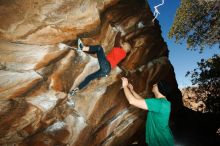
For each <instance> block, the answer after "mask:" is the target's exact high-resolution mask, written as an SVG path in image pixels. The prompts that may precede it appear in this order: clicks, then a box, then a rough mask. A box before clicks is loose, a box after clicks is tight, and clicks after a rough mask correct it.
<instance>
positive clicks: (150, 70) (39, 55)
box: [0, 0, 177, 146]
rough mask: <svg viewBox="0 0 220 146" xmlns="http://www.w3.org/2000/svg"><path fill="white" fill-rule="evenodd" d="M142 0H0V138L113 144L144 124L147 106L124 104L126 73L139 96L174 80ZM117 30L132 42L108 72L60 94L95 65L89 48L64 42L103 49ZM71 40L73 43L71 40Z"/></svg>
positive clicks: (47, 144) (46, 145)
mask: <svg viewBox="0 0 220 146" xmlns="http://www.w3.org/2000/svg"><path fill="white" fill-rule="evenodd" d="M152 18H153V17H152V13H151V12H150V9H149V7H148V5H147V4H145V1H144V0H128V1H119V0H101V1H100V0H90V1H84V0H68V1H62V0H46V1H45V0H40V1H39V0H36V1H33V0H22V1H21V0H19V1H18V0H14V1H11V0H9V1H0V20H1V24H0V145H12V144H17V145H22V146H29V145H31V146H53V145H70V146H98V145H103V146H104V145H105V146H117V145H126V144H128V143H129V142H131V141H132V138H133V136H134V134H135V133H136V132H137V131H138V130H139V129H140V128H143V125H144V124H145V115H146V111H143V110H140V109H137V108H135V107H133V106H130V105H129V104H128V102H127V100H126V99H125V96H124V93H123V90H122V89H121V80H120V77H121V76H127V77H128V78H129V80H130V81H131V82H132V83H133V85H134V88H135V90H137V91H138V93H139V94H140V95H141V96H143V97H150V96H152V93H151V84H152V83H153V82H155V81H157V80H159V79H166V80H167V81H168V82H170V83H171V85H172V86H173V88H174V89H176V88H177V84H176V80H175V75H174V72H173V68H172V65H171V64H170V62H169V59H168V49H167V46H166V43H165V42H164V41H163V39H162V37H161V31H160V28H159V25H158V24H152V23H151V20H152ZM113 27H115V28H116V30H120V31H121V32H122V36H123V39H124V40H126V41H127V42H129V43H130V44H131V46H132V50H131V52H130V53H129V54H128V55H127V57H126V59H125V60H123V62H122V63H120V64H119V67H116V68H115V69H113V70H112V71H111V73H110V75H109V76H108V77H103V78H100V79H96V80H94V81H92V82H90V83H89V85H88V86H87V87H86V88H84V89H82V90H81V91H80V92H79V93H78V94H77V95H76V96H74V97H73V98H72V101H73V103H74V104H70V103H69V102H67V96H68V95H67V94H68V92H69V91H70V89H71V87H72V86H74V85H75V84H76V83H77V82H78V81H80V80H82V79H83V78H85V77H86V76H87V75H88V74H90V73H92V72H94V71H95V70H97V68H98V66H97V65H98V63H97V59H96V57H95V56H94V55H90V54H86V53H84V52H81V51H76V50H73V49H70V48H59V47H58V43H60V42H71V43H72V44H74V42H76V38H77V37H81V38H82V40H83V42H84V43H85V44H86V45H94V44H101V45H102V46H103V48H104V49H105V53H108V52H109V51H110V50H111V48H112V47H113V45H114V42H115V37H116V34H117V31H115V28H113ZM73 46H74V45H73Z"/></svg>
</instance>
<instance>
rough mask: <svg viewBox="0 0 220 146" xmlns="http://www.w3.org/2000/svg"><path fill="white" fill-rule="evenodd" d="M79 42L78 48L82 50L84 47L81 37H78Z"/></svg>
mask: <svg viewBox="0 0 220 146" xmlns="http://www.w3.org/2000/svg"><path fill="white" fill-rule="evenodd" d="M77 43H78V49H79V50H82V49H83V47H84V45H83V43H82V41H81V40H80V39H78V42H77Z"/></svg>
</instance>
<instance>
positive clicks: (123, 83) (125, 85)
mask: <svg viewBox="0 0 220 146" xmlns="http://www.w3.org/2000/svg"><path fill="white" fill-rule="evenodd" d="M121 80H122V87H123V88H124V87H127V86H128V79H127V78H125V77H122V78H121Z"/></svg>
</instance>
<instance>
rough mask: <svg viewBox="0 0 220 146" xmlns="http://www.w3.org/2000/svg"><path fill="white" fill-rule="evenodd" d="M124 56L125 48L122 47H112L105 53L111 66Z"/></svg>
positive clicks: (114, 65) (113, 66)
mask: <svg viewBox="0 0 220 146" xmlns="http://www.w3.org/2000/svg"><path fill="white" fill-rule="evenodd" d="M125 56H126V52H125V50H123V49H122V48H119V47H117V48H112V50H111V51H110V52H109V53H108V55H106V59H107V60H108V61H109V62H110V64H111V68H115V67H116V66H117V64H118V63H119V62H120V61H121V60H122V59H124V58H125Z"/></svg>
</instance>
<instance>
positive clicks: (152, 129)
mask: <svg viewBox="0 0 220 146" xmlns="http://www.w3.org/2000/svg"><path fill="white" fill-rule="evenodd" d="M145 102H146V104H147V106H148V115H147V121H146V143H148V145H149V146H173V145H174V139H173V135H172V132H171V130H170V128H169V117H170V110H171V104H170V102H169V101H168V100H166V99H165V98H148V99H145Z"/></svg>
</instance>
